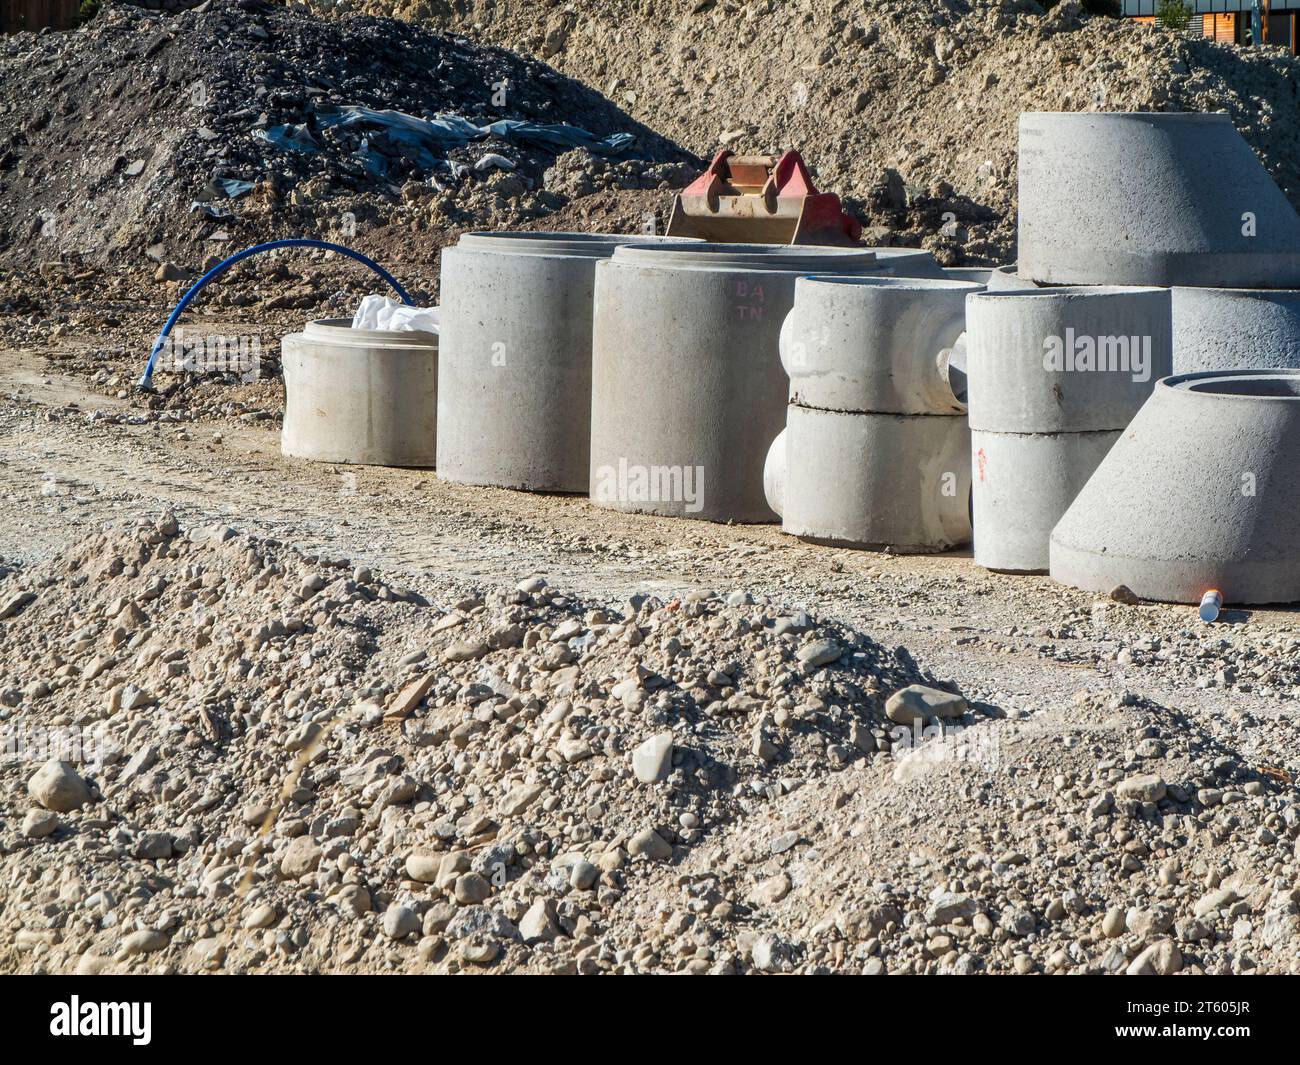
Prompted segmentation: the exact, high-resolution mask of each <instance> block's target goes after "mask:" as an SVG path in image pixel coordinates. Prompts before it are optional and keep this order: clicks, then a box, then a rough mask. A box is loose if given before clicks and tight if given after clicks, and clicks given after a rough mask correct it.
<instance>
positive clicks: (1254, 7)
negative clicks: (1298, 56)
mask: <svg viewBox="0 0 1300 1065" xmlns="http://www.w3.org/2000/svg"><path fill="white" fill-rule="evenodd" d="M1184 4H1185V5H1186V6H1187V8H1188V9H1189V10H1190V11H1191V12H1192V21H1191V25H1190V26H1189V27H1188V28H1189V29H1191V30H1193V31H1195V30H1197V29H1198V28H1199V30H1200V32H1201V33H1202V34H1204V35H1205V36H1206V37H1213V38H1214V39H1215V40H1216V41H1227V42H1229V43H1232V44H1244V45H1249V44H1255V43H1263V44H1271V45H1275V46H1277V47H1280V48H1285V49H1287V50H1288V51H1290V52H1292V53H1296V52H1297V51H1298V49H1297V48H1296V38H1297V33H1296V16H1297V15H1300V0H1269V2H1268V3H1267V4H1265V3H1264V2H1263V0H1184ZM1160 7H1161V0H1122V11H1123V14H1124V16H1125V17H1126V18H1135V19H1137V20H1138V21H1139V22H1154V21H1155V17H1156V12H1157V11H1158V10H1159V9H1160ZM1256 29H1258V31H1259V32H1258V33H1256V32H1255V31H1256Z"/></svg>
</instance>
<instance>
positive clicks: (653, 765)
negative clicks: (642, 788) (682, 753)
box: [632, 732, 673, 784]
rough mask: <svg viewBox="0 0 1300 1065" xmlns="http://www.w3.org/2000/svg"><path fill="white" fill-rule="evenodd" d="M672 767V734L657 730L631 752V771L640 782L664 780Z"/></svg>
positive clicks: (647, 782)
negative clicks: (657, 731)
mask: <svg viewBox="0 0 1300 1065" xmlns="http://www.w3.org/2000/svg"><path fill="white" fill-rule="evenodd" d="M672 769H673V734H672V733H671V732H659V733H656V734H655V735H653V736H651V737H650V738H649V739H648V740H646V741H645V742H644V743H642V744H641V745H640V746H639V747H637V749H636V750H635V751H633V752H632V772H634V773H635V774H636V778H637V780H639V781H641V783H642V784H653V783H655V782H656V781H659V780H665V779H667V777H668V774H669V773H671V772H672Z"/></svg>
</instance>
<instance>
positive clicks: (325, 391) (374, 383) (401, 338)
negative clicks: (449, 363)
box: [280, 318, 438, 466]
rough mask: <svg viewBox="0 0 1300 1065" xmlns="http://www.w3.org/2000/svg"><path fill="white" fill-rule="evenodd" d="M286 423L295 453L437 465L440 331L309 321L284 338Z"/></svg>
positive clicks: (288, 445)
mask: <svg viewBox="0 0 1300 1065" xmlns="http://www.w3.org/2000/svg"><path fill="white" fill-rule="evenodd" d="M280 361H281V364H282V365H283V367H284V389H285V404H284V428H283V430H282V432H281V436H280V449H281V451H282V452H283V453H284V454H285V455H289V456H292V457H294V458H304V459H313V460H315V461H317V462H346V463H358V464H361V465H369V466H432V465H434V459H435V456H436V446H437V411H438V337H437V336H435V335H434V334H432V333H423V332H401V331H394V332H386V331H379V330H368V329H353V328H352V322H351V320H350V319H347V318H327V319H321V320H319V321H314V322H308V323H307V325H306V327H305V328H304V329H303V331H302V332H301V333H292V334H290V335H289V336H286V337H285V338H284V340H283V341H282V342H281V345H280Z"/></svg>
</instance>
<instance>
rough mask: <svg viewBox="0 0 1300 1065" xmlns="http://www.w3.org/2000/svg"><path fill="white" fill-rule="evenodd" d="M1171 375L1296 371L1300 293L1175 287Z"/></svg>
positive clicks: (1298, 365) (1298, 364) (1299, 365)
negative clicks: (1236, 370)
mask: <svg viewBox="0 0 1300 1065" xmlns="http://www.w3.org/2000/svg"><path fill="white" fill-rule="evenodd" d="M1171 294H1172V298H1173V303H1172V308H1173V319H1174V373H1201V372H1202V371H1205V370H1234V369H1250V370H1278V369H1296V368H1300V290H1297V289H1261V288H1175V289H1173V290H1172V293H1171Z"/></svg>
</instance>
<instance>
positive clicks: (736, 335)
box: [590, 244, 879, 522]
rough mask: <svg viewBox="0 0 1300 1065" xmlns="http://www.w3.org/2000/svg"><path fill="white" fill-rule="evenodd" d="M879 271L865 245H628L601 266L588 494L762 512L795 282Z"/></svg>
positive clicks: (766, 515)
mask: <svg viewBox="0 0 1300 1065" xmlns="http://www.w3.org/2000/svg"><path fill="white" fill-rule="evenodd" d="M878 268H879V263H878V261H877V259H876V257H875V255H874V254H873V253H872V252H871V251H869V250H860V249H851V248H823V247H790V246H784V245H754V244H701V245H679V246H675V247H674V246H672V245H664V244H660V245H646V246H641V245H633V246H629V247H621V248H619V249H618V250H617V251H616V252H615V253H614V256H613V258H611V259H609V260H607V261H606V262H602V263H600V264H599V265H598V266H597V268H596V299H595V327H594V338H593V342H594V350H593V365H592V411H591V468H590V492H591V499H592V502H593V503H595V504H596V505H598V506H602V507H607V508H610V509H614V510H624V511H637V512H643V513H652V514H664V515H669V516H672V517H682V518H702V519H706V520H709V521H737V522H762V521H772V520H774V519H775V515H774V514H773V512H772V509H771V508H770V507H769V506H768V504H767V501H766V498H765V496H764V491H763V465H764V458H765V457H766V453H767V448H768V444H769V443H770V442H771V440H772V438H773V437H774V436H775V435H776V434H777V433H778V432H779V431H780V429H781V426H782V425H783V424H784V422H785V403H786V380H785V375H784V374H783V373H782V372H781V364H780V361H779V358H778V347H779V336H780V330H781V323H782V320H783V319H784V318H785V316H786V314H787V313H788V312H789V310H790V307H791V305H792V304H793V302H794V289H795V280H796V278H798V277H799V276H800V275H801V274H809V273H813V272H835V273H867V272H870V271H873V270H876V269H878Z"/></svg>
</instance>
